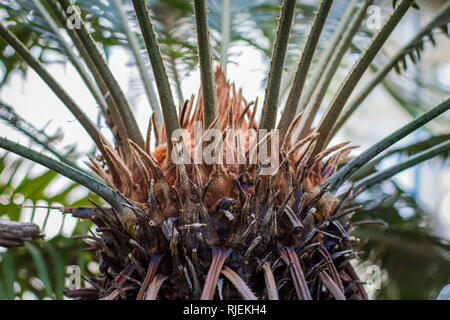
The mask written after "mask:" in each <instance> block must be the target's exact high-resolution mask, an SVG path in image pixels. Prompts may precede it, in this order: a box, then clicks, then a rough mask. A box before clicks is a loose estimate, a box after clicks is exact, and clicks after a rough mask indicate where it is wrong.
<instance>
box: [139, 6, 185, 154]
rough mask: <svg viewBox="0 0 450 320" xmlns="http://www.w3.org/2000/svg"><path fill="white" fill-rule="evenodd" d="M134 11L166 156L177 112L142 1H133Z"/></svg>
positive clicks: (176, 126) (174, 127)
mask: <svg viewBox="0 0 450 320" xmlns="http://www.w3.org/2000/svg"><path fill="white" fill-rule="evenodd" d="M133 6H134V10H135V12H136V16H137V19H138V22H139V26H140V28H141V32H142V36H143V38H144V41H145V46H146V47H147V52H148V56H149V59H150V63H151V65H152V69H153V75H154V76H155V82H156V86H157V88H158V94H159V100H160V102H161V108H162V113H163V117H164V125H165V128H166V137H167V146H168V151H169V152H168V153H167V154H168V155H170V154H171V151H172V132H174V131H175V130H177V129H179V128H180V122H179V120H178V115H177V110H176V108H175V103H174V101H173V95H172V90H171V89H170V84H169V78H168V77H167V73H166V68H165V66H164V63H163V60H162V57H161V52H160V50H159V45H158V42H157V40H156V35H155V32H154V30H153V26H152V23H151V22H150V17H149V13H148V12H147V8H146V6H145V1H143V0H133Z"/></svg>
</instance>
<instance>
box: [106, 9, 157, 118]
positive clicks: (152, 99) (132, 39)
mask: <svg viewBox="0 0 450 320" xmlns="http://www.w3.org/2000/svg"><path fill="white" fill-rule="evenodd" d="M113 4H114V6H115V7H116V9H117V12H118V14H119V19H120V22H121V23H122V26H123V28H124V31H125V35H126V36H127V39H128V43H129V44H130V49H131V52H132V53H133V56H134V60H135V61H136V65H137V68H138V70H139V74H140V76H141V79H142V83H143V84H144V88H145V94H146V96H147V99H148V102H149V103H150V106H151V108H152V110H153V111H154V112H155V114H156V122H157V123H162V113H161V106H160V105H159V100H158V98H157V97H156V93H155V90H154V89H153V81H152V79H151V78H150V75H149V73H148V71H146V67H145V63H144V60H143V59H142V56H141V52H140V51H141V48H140V46H139V42H138V39H137V37H136V35H135V34H134V33H133V31H132V30H131V28H130V25H129V24H128V17H127V13H126V11H125V9H124V7H123V3H122V0H113Z"/></svg>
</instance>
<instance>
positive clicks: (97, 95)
mask: <svg viewBox="0 0 450 320" xmlns="http://www.w3.org/2000/svg"><path fill="white" fill-rule="evenodd" d="M32 1H33V3H34V5H35V6H36V8H37V9H38V11H39V13H40V14H41V16H42V17H43V18H44V19H45V21H46V22H47V24H48V25H49V27H50V29H51V30H52V32H53V33H54V34H56V36H57V37H58V42H59V43H60V44H61V45H62V47H63V48H64V50H65V51H66V53H67V54H68V58H69V60H70V62H71V63H72V64H73V66H74V67H75V69H76V70H77V71H78V74H79V75H80V77H81V79H82V80H83V81H84V83H85V84H86V87H87V88H88V89H89V91H90V92H91V94H92V96H93V97H94V99H95V101H97V103H98V105H99V106H100V108H101V110H102V112H103V113H104V114H105V112H106V109H107V106H106V104H105V101H104V99H103V98H102V93H101V92H100V89H99V88H98V86H97V85H96V83H95V82H94V81H93V80H92V78H91V77H90V75H89V74H88V72H87V71H86V70H85V67H84V65H83V64H82V62H81V59H80V57H79V56H77V55H76V54H75V51H74V50H73V48H72V47H71V46H70V44H69V43H68V42H67V41H66V40H65V39H64V37H63V35H62V34H61V31H60V30H59V27H58V24H57V23H56V22H55V20H54V19H53V18H52V16H51V15H50V14H49V12H48V11H47V9H46V8H45V7H44V5H43V4H42V0H32Z"/></svg>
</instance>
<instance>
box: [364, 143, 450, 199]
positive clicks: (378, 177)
mask: <svg viewBox="0 0 450 320" xmlns="http://www.w3.org/2000/svg"><path fill="white" fill-rule="evenodd" d="M448 151H450V141H446V142H443V143H441V144H438V145H437V146H435V147H433V148H430V149H428V150H425V151H422V152H420V153H418V154H417V155H415V156H413V157H410V158H409V159H407V160H406V161H404V162H402V163H399V164H397V165H394V166H392V167H390V168H388V169H386V170H383V171H381V172H377V173H374V174H372V175H370V176H368V177H367V178H365V179H363V180H361V181H359V182H358V183H357V184H356V186H355V190H360V189H361V188H364V189H367V188H370V187H371V186H373V185H375V184H377V183H380V182H382V181H385V180H387V179H389V178H391V177H392V176H394V175H396V174H397V173H399V172H402V171H403V170H406V169H408V168H411V167H413V166H415V165H417V164H419V163H421V162H423V161H426V160H428V159H430V158H433V157H435V156H437V155H439V154H441V153H444V152H448Z"/></svg>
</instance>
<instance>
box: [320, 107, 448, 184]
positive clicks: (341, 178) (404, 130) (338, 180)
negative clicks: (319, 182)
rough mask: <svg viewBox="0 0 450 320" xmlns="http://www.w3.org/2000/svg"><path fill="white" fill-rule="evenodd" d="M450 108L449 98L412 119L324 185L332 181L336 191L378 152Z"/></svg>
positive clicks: (351, 162)
mask: <svg viewBox="0 0 450 320" xmlns="http://www.w3.org/2000/svg"><path fill="white" fill-rule="evenodd" d="M449 109H450V99H447V100H446V101H444V102H443V103H441V104H440V105H438V106H436V107H434V108H433V109H431V110H430V111H428V112H426V113H425V114H423V115H422V116H420V117H418V118H417V119H415V120H413V121H411V122H410V123H408V124H406V125H405V126H403V127H401V128H400V129H398V130H396V131H394V132H393V133H391V134H390V135H388V136H387V137H386V138H384V139H382V140H381V141H379V142H377V143H376V144H374V145H373V146H372V147H370V148H369V149H367V150H366V151H364V152H363V153H361V154H360V155H359V156H358V157H356V158H355V159H353V160H351V161H350V162H348V163H347V164H346V165H345V166H343V167H342V168H340V169H339V170H338V171H337V172H336V173H335V174H334V175H332V176H331V177H330V178H329V179H328V180H327V181H325V182H324V183H323V185H325V184H327V183H330V190H331V191H336V190H337V189H338V188H339V187H340V186H341V185H342V184H343V183H344V182H345V181H346V180H347V179H348V178H350V176H351V175H353V174H354V173H355V172H356V171H357V170H358V169H359V168H361V167H362V166H363V165H365V164H366V163H367V162H369V161H370V160H372V159H373V158H374V157H376V156H377V155H378V154H380V153H381V152H383V151H384V150H386V149H387V148H389V147H390V146H392V145H393V144H394V143H396V142H397V141H399V140H401V139H403V138H404V137H406V136H407V135H408V134H410V133H411V132H413V131H415V130H417V129H418V128H420V127H422V126H424V125H425V124H426V123H428V122H430V121H431V120H433V119H434V118H436V117H437V116H439V115H441V114H442V113H444V112H446V111H447V110H449Z"/></svg>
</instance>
